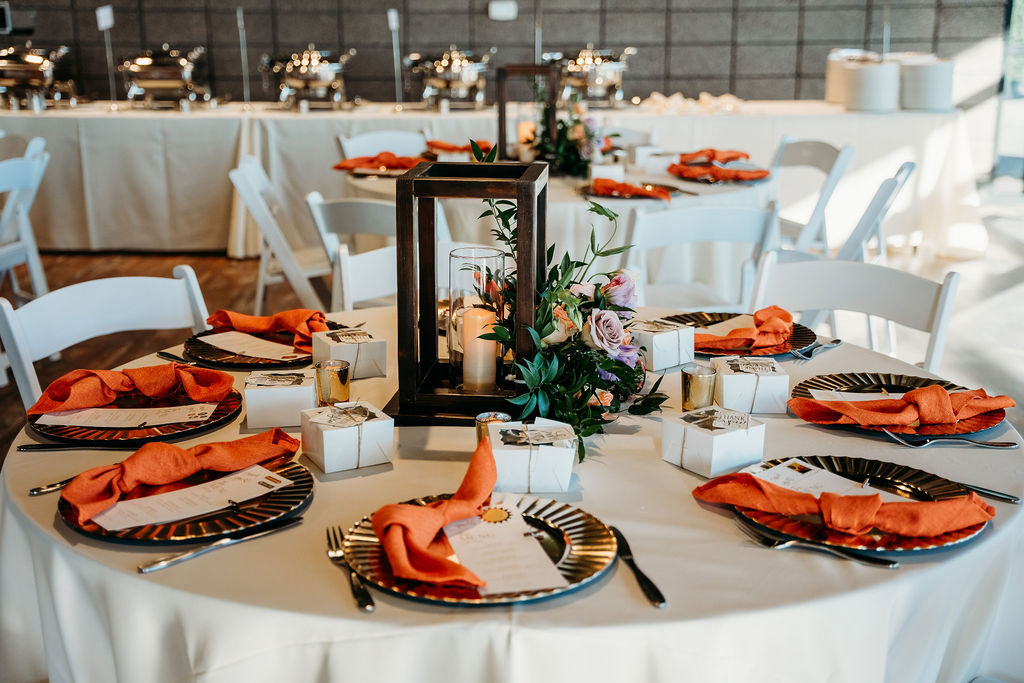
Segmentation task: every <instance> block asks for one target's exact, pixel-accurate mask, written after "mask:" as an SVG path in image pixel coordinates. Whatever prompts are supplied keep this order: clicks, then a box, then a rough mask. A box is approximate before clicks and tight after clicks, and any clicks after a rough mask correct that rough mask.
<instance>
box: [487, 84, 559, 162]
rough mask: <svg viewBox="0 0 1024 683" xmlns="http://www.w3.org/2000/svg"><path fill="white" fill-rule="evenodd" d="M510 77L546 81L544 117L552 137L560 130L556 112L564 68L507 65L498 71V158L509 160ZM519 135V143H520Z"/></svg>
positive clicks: (496, 87) (495, 87) (496, 93)
mask: <svg viewBox="0 0 1024 683" xmlns="http://www.w3.org/2000/svg"><path fill="white" fill-rule="evenodd" d="M510 76H514V77H518V78H524V77H526V78H535V77H540V78H543V79H545V83H544V90H545V92H546V97H547V105H546V107H545V110H544V116H545V118H546V119H547V127H548V131H549V134H550V135H554V134H555V131H557V130H558V122H557V118H556V110H557V104H558V90H559V84H560V82H561V78H562V67H561V66H559V65H558V64H506V65H505V66H499V67H498V70H497V79H496V81H495V86H494V92H495V103H496V105H497V107H498V158H499V159H508V158H509V156H508V143H507V136H508V130H507V129H506V126H507V125H508V123H507V120H508V119H507V115H506V111H505V110H506V108H507V107H508V101H509V100H508V78H509V77H510ZM537 135H540V131H537ZM518 141H519V140H518V134H517V142H518Z"/></svg>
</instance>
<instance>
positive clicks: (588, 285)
mask: <svg viewBox="0 0 1024 683" xmlns="http://www.w3.org/2000/svg"><path fill="white" fill-rule="evenodd" d="M569 293H570V294H572V295H573V296H578V297H579V298H581V299H593V298H594V283H593V282H574V283H572V284H571V285H569Z"/></svg>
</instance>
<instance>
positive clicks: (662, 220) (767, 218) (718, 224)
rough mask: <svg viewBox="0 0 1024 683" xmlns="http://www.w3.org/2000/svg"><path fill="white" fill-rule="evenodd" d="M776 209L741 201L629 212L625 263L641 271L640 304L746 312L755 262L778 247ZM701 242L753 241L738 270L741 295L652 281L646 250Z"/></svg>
mask: <svg viewBox="0 0 1024 683" xmlns="http://www.w3.org/2000/svg"><path fill="white" fill-rule="evenodd" d="M778 230H779V223H778V211H777V210H776V207H775V203H774V202H771V203H769V205H768V207H767V208H764V209H756V208H753V207H737V206H694V207H684V208H678V209H667V210H665V211H653V212H641V211H638V210H637V209H633V210H632V211H631V212H630V216H629V222H628V226H627V232H626V244H632V245H633V248H632V249H629V250H627V251H626V252H625V255H624V256H623V259H622V267H623V268H625V269H628V270H631V271H634V272H637V273H639V274H640V276H639V278H638V285H639V289H638V301H639V305H641V306H645V305H646V306H660V307H667V308H683V309H704V310H714V311H722V312H746V311H747V310H748V309H749V306H748V303H749V300H750V293H751V290H752V288H753V283H754V269H755V264H756V263H757V261H758V259H759V258H760V257H761V253H762V252H764V251H769V250H771V249H775V248H777V247H778V241H779V233H778ZM697 242H733V243H747V244H750V245H752V246H753V254H752V256H751V258H749V259H747V260H746V261H744V263H743V265H742V267H741V272H740V296H739V300H738V301H729V300H727V299H726V298H725V297H724V296H722V295H721V294H720V293H719V292H717V291H715V290H714V289H713V288H711V287H709V286H708V285H705V284H702V283H698V282H690V283H679V284H676V283H666V284H652V283H648V282H647V280H648V276H647V269H646V266H645V263H646V252H647V251H648V250H650V249H663V248H665V247H670V246H675V245H681V244H692V243H697Z"/></svg>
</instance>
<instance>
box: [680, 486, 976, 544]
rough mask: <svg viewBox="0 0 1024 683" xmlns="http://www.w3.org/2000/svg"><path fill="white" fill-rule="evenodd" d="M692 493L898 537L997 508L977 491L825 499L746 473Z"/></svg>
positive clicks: (933, 532)
mask: <svg viewBox="0 0 1024 683" xmlns="http://www.w3.org/2000/svg"><path fill="white" fill-rule="evenodd" d="M693 497H694V498H696V499H697V500H702V501H704V502H706V503H719V504H724V505H735V506H737V507H742V508H750V509H753V510H759V511H761V512H775V513H778V514H782V515H790V516H793V515H814V514H820V515H821V517H822V519H823V520H824V522H825V525H826V526H828V527H829V528H830V529H835V530H836V531H839V532H842V533H845V534H854V535H860V534H866V533H868V532H869V531H871V529H873V528H876V527H877V528H878V529H881V530H882V531H885V532H887V533H891V534H899V535H900V536H926V537H927V536H938V535H940V534H944V533H947V532H950V531H956V530H958V529H964V528H966V527H969V526H973V525H975V524H981V523H982V522H987V521H988V520H990V519H992V518H993V517H995V515H996V510H995V508H993V507H992V506H990V505H987V504H986V503H985V502H984V501H983V500H981V498H979V497H978V496H977V494H975V493H971V494H969V495H966V496H961V497H959V498H949V499H946V500H938V501H923V502H922V501H905V502H904V501H900V502H895V503H883V502H882V497H881V496H880V495H878V494H877V493H876V494H875V495H873V496H840V495H838V494H835V493H823V494H821V499H820V500H819V499H818V498H815V497H814V496H812V495H811V494H809V493H801V492H799V491H793V490H790V489H787V488H783V487H782V486H778V485H776V484H773V483H771V482H768V481H764V480H762V479H758V478H757V477H755V476H753V475H751V474H748V473H746V472H740V473H737V474H726V475H723V476H721V477H717V478H715V479H712V480H711V481H709V482H708V483H706V484H704V485H702V486H698V487H697V488H695V489H694V490H693Z"/></svg>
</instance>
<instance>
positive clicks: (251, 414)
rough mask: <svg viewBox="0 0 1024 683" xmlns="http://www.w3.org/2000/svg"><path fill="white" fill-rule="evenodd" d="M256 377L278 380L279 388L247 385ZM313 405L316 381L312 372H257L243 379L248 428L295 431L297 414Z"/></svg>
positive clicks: (314, 402) (313, 406) (314, 405)
mask: <svg viewBox="0 0 1024 683" xmlns="http://www.w3.org/2000/svg"><path fill="white" fill-rule="evenodd" d="M259 375H265V376H267V377H277V378H280V381H281V384H278V385H273V386H258V385H256V384H251V383H250V382H251V381H252V380H254V379H255V378H256V377H257V376H259ZM300 377H301V379H300ZM286 382H294V383H286ZM316 404H317V400H316V381H315V375H314V371H313V370H312V369H307V370H290V371H289V370H280V371H272V370H260V371H257V372H250V373H249V376H248V377H246V380H245V419H246V423H247V424H248V426H249V427H259V428H263V427H297V426H298V425H299V423H300V420H299V413H300V412H302V411H303V410H308V409H310V408H315V407H316Z"/></svg>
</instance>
